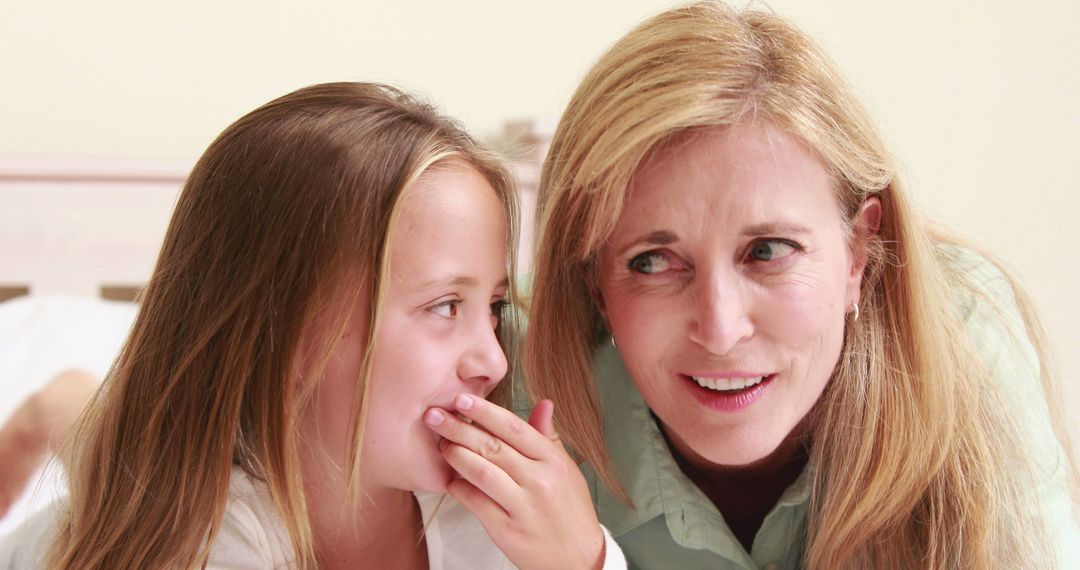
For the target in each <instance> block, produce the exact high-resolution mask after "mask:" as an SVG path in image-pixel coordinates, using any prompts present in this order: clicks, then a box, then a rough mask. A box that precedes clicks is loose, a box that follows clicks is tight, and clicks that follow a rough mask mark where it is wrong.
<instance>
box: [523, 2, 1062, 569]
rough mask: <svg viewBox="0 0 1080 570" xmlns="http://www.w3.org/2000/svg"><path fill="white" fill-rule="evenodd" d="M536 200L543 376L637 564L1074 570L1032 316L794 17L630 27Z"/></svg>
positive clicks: (575, 102)
mask: <svg viewBox="0 0 1080 570" xmlns="http://www.w3.org/2000/svg"><path fill="white" fill-rule="evenodd" d="M539 200H540V201H539V206H538V209H539V216H540V220H539V224H540V232H541V237H540V239H539V242H538V250H537V255H536V258H535V262H534V263H535V269H534V271H535V273H534V288H533V298H532V301H531V306H532V307H533V311H532V313H531V315H530V330H529V336H528V338H527V341H526V350H525V372H526V376H527V377H528V379H529V380H530V382H531V384H530V389H531V391H532V393H533V394H534V395H537V396H541V397H545V398H551V399H552V400H554V402H555V404H556V406H557V407H558V408H559V409H560V410H562V411H563V413H562V414H560V420H561V421H560V422H558V423H559V425H558V427H559V431H560V433H561V434H562V435H563V437H564V438H565V439H566V440H567V441H568V442H569V443H570V444H571V445H573V446H574V447H575V448H576V449H577V451H578V452H580V454H581V455H582V457H583V458H584V459H585V460H586V461H587V462H588V465H589V470H590V471H591V473H592V475H591V478H592V481H593V482H594V485H595V487H594V493H595V495H596V496H595V497H594V498H595V501H596V503H597V506H598V510H599V512H600V516H601V521H602V522H603V523H604V524H605V525H606V526H607V527H608V528H609V529H610V530H611V531H612V533H613V534H615V535H616V538H617V540H619V542H620V543H621V544H622V546H623V549H624V551H625V553H626V555H627V558H628V559H629V560H630V562H631V565H632V566H633V565H636V566H637V567H640V568H674V567H687V568H689V567H702V568H704V567H712V568H757V567H769V568H775V567H783V568H796V567H807V568H956V567H964V568H1027V567H1031V568H1035V567H1039V568H1043V567H1047V566H1053V565H1062V564H1064V562H1065V561H1067V560H1077V559H1080V558H1077V556H1078V554H1077V550H1076V549H1077V546H1078V545H1077V542H1078V533H1077V529H1076V526H1075V523H1074V522H1073V520H1072V518H1071V514H1070V511H1069V494H1068V484H1067V481H1068V479H1069V477H1070V473H1071V469H1070V468H1069V465H1070V463H1069V462H1068V461H1067V460H1066V458H1065V453H1064V451H1063V446H1062V445H1061V444H1060V443H1059V442H1058V439H1057V437H1056V434H1055V430H1054V428H1053V427H1052V424H1051V422H1050V419H1049V418H1050V417H1051V414H1050V412H1049V410H1048V408H1047V399H1046V397H1045V394H1047V393H1049V391H1048V390H1049V378H1048V376H1047V375H1046V374H1045V371H1044V369H1043V368H1041V365H1042V363H1043V362H1045V361H1044V359H1043V355H1042V354H1041V353H1040V351H1039V350H1038V349H1037V347H1038V346H1039V345H1038V342H1034V345H1033V344H1032V343H1033V341H1032V340H1031V339H1032V338H1035V339H1037V338H1038V337H1037V335H1034V334H1033V333H1034V331H1035V330H1036V329H1035V327H1034V325H1033V324H1032V323H1033V321H1032V319H1031V315H1030V312H1029V311H1027V310H1026V309H1022V307H1026V305H1025V304H1024V303H1023V301H1022V298H1021V297H1020V296H1019V294H1018V293H1016V292H1015V289H1014V288H1013V287H1012V284H1011V281H1010V280H1009V279H1008V278H1007V277H1006V276H1005V275H1004V274H1003V273H1002V272H1001V271H1000V270H999V269H997V268H996V267H995V266H993V265H992V264H990V263H988V262H987V261H986V260H985V259H983V258H982V257H981V256H980V255H978V254H977V253H975V252H973V251H972V250H970V249H967V248H963V247H959V246H956V245H952V244H951V243H950V242H949V240H948V239H947V238H945V237H942V236H940V235H937V234H935V233H932V232H931V231H929V230H928V229H926V228H925V227H924V226H923V225H921V224H920V222H919V220H918V219H917V218H916V216H915V214H914V212H913V211H912V208H911V206H910V205H909V203H908V200H907V199H906V197H905V194H904V191H903V188H902V187H901V185H900V183H899V182H898V181H897V180H896V176H895V169H894V166H893V165H892V163H891V161H890V159H889V156H888V153H887V152H886V151H885V149H884V147H883V145H882V143H881V140H880V139H879V137H878V135H877V133H876V130H875V128H874V126H873V124H872V122H871V121H870V119H869V118H868V117H867V115H866V113H865V112H864V111H863V110H862V108H861V106H860V105H859V104H858V102H857V101H856V100H855V99H854V97H853V96H852V94H851V92H850V89H849V88H848V87H847V86H846V85H845V84H844V82H843V80H842V79H841V78H840V76H839V74H838V73H837V72H836V70H835V69H834V67H833V66H832V64H831V63H830V62H829V60H828V58H827V57H826V56H825V55H824V54H823V53H822V52H821V51H820V50H819V49H818V48H817V47H816V46H815V45H814V44H813V43H812V42H811V41H810V40H809V39H808V38H807V37H806V36H804V35H803V34H802V33H800V32H799V31H798V30H796V29H795V28H794V27H792V26H791V25H790V24H788V23H787V22H785V21H784V20H783V19H781V18H779V17H777V16H775V15H773V14H769V13H762V12H756V11H736V10H732V9H729V8H727V7H726V6H724V5H722V4H718V3H699V4H693V5H690V6H686V7H682V8H676V9H673V10H670V11H668V12H665V13H663V14H660V15H659V16H657V17H655V18H653V19H651V20H649V21H647V22H645V23H643V24H642V25H641V26H639V27H638V28H637V29H635V30H633V31H631V32H630V33H629V34H627V35H626V36H625V37H623V38H622V39H621V40H619V41H618V42H617V43H616V44H615V45H614V46H613V47H612V48H611V49H610V50H609V51H608V52H607V54H606V55H604V56H603V57H602V58H601V59H600V60H599V62H598V63H597V64H596V65H595V66H594V68H593V69H592V70H591V72H590V73H589V74H588V75H587V77H586V78H585V79H584V80H583V82H582V83H581V85H580V86H579V88H578V90H577V92H576V93H575V94H574V96H573V98H572V100H571V102H570V104H569V106H568V107H567V110H566V112H565V114H564V116H563V118H562V121H561V123H560V125H559V128H558V130H557V132H556V135H555V138H554V141H553V144H552V147H551V151H550V154H549V156H548V160H547V162H546V165H545V169H544V173H543V177H542V182H541V189H540V199H539ZM556 355H557V356H556Z"/></svg>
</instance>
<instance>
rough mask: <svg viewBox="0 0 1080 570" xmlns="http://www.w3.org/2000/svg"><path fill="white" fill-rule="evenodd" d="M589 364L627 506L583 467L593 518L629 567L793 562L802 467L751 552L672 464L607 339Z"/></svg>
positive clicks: (799, 545)
mask: <svg viewBox="0 0 1080 570" xmlns="http://www.w3.org/2000/svg"><path fill="white" fill-rule="evenodd" d="M594 368H595V370H596V374H597V375H598V380H599V385H600V386H601V399H602V402H603V406H604V424H605V425H604V430H605V434H606V437H607V444H608V450H609V451H610V453H611V459H612V462H613V463H614V466H615V470H616V472H617V473H618V475H619V479H620V480H621V481H622V482H623V484H624V485H625V486H626V491H627V493H628V494H629V495H630V497H631V499H632V500H633V501H634V507H630V506H629V505H627V504H625V503H623V502H621V501H619V499H617V498H615V497H614V496H612V495H611V494H610V493H609V492H608V491H607V489H606V488H605V487H604V486H603V484H601V483H600V482H599V480H598V479H597V478H596V476H595V474H594V473H593V472H592V471H591V469H586V477H587V479H588V480H589V485H590V488H591V490H592V492H593V498H594V499H595V501H596V509H597V512H599V513H600V522H602V523H603V524H604V526H606V527H607V528H608V530H609V531H611V534H612V535H614V536H615V539H616V540H617V541H618V542H619V545H620V546H622V548H623V552H624V553H625V554H626V558H627V561H628V562H629V563H630V567H631V568H642V569H654V568H655V569H659V568H716V569H729V568H730V569H736V568H738V569H748V568H768V569H770V570H771V568H797V567H798V566H799V564H800V561H801V560H802V555H803V547H804V545H805V544H806V511H807V503H808V501H809V498H810V485H809V482H810V474H811V472H812V469H813V467H812V466H808V467H807V468H805V469H804V470H803V473H802V474H801V475H800V476H799V478H798V479H796V480H795V482H794V483H793V484H792V485H791V486H790V487H788V488H787V490H786V491H785V492H784V494H783V495H782V496H781V497H780V500H779V501H778V502H777V504H776V506H774V507H773V509H772V510H771V511H770V512H769V514H768V515H767V516H766V517H765V520H764V522H762V525H761V529H760V530H759V531H758V533H757V535H756V536H755V537H754V544H753V548H752V549H751V551H750V552H746V549H745V548H743V547H742V545H741V544H740V543H739V541H738V539H736V538H735V535H734V534H733V533H732V532H731V529H729V528H728V525H727V523H726V522H725V521H724V517H723V516H722V515H721V514H720V511H719V510H717V508H716V506H715V505H714V504H713V503H712V501H710V500H709V499H708V498H707V497H706V496H705V494H704V493H703V492H701V490H700V489H698V488H697V486H696V485H694V483H692V482H691V481H690V479H688V478H687V477H686V475H684V474H683V472H682V471H681V470H680V469H679V466H678V465H677V464H676V463H675V458H674V457H672V455H671V451H670V450H669V449H668V446H667V442H666V440H665V439H664V437H663V435H662V434H661V433H660V429H659V428H658V427H657V425H656V422H655V421H654V420H653V417H652V414H651V413H650V411H649V407H648V405H646V404H645V400H643V399H642V397H641V394H640V393H639V392H638V390H637V388H636V387H634V384H633V382H632V381H631V380H630V375H629V373H627V371H626V368H625V367H624V366H623V362H622V358H621V357H620V356H619V354H618V351H617V350H616V349H615V348H614V347H613V346H611V345H605V346H604V347H602V348H600V349H599V350H598V351H597V353H596V355H595V358H594Z"/></svg>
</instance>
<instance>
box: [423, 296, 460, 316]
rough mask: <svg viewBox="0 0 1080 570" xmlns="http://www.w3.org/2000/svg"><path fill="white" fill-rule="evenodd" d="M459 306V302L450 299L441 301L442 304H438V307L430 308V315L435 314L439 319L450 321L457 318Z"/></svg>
mask: <svg viewBox="0 0 1080 570" xmlns="http://www.w3.org/2000/svg"><path fill="white" fill-rule="evenodd" d="M460 304H461V301H459V300H457V299H451V300H449V301H443V302H442V303H439V304H438V305H434V306H433V307H431V309H430V310H431V312H432V313H435V314H436V315H439V316H440V317H443V318H447V319H452V318H454V317H456V316H457V313H458V305H460Z"/></svg>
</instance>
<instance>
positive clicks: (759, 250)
mask: <svg viewBox="0 0 1080 570" xmlns="http://www.w3.org/2000/svg"><path fill="white" fill-rule="evenodd" d="M797 250H798V246H797V245H795V244H793V243H791V242H788V241H785V240H779V239H764V240H761V241H759V242H756V243H755V244H753V245H752V246H751V247H750V257H751V259H753V260H754V261H775V260H778V259H783V258H785V257H787V256H789V255H791V254H793V253H795V252H796V251H797Z"/></svg>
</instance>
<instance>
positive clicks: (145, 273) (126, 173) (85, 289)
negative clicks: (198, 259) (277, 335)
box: [0, 120, 554, 301]
mask: <svg viewBox="0 0 1080 570" xmlns="http://www.w3.org/2000/svg"><path fill="white" fill-rule="evenodd" d="M553 132H554V122H553V121H542V120H525V121H514V122H508V123H507V124H506V128H505V130H504V132H503V134H502V135H501V136H500V137H499V139H498V140H497V141H496V142H495V145H494V146H496V147H497V148H500V149H502V150H504V151H505V152H506V154H507V155H508V156H510V157H511V158H510V160H509V166H510V168H511V170H512V171H513V173H514V176H515V177H516V178H517V180H518V186H519V190H520V192H521V198H522V200H521V201H522V207H521V212H522V222H523V223H521V224H520V227H521V229H522V239H521V247H520V249H519V258H520V263H519V269H520V270H521V271H526V270H527V269H528V267H529V255H528V254H529V252H530V251H531V244H532V228H533V222H532V220H533V213H534V211H535V208H534V203H535V198H536V187H537V184H538V182H539V175H540V163H541V161H542V160H543V158H544V155H545V154H546V152H547V148H548V145H549V143H550V140H551V135H552V134H553ZM193 164H194V161H193V160H163V159H149V158H130V159H124V158H96V159H95V158H67V157H59V158H57V157H20V156H0V301H3V300H5V299H8V298H12V297H16V296H19V295H25V294H34V295H36V294H56V293H60V294H71V295H78V296H92V297H101V298H106V299H114V300H132V299H133V298H134V296H135V294H136V292H137V291H138V289H139V288H140V287H142V286H143V285H144V284H145V283H146V280H147V279H148V278H149V276H150V273H151V271H152V270H153V265H154V260H155V259H156V258H157V254H158V249H159V248H160V247H161V241H162V239H163V238H164V235H165V229H166V227H167V225H168V221H169V217H170V215H171V214H172V209H173V205H174V203H175V201H176V197H177V195H178V194H179V192H180V188H181V187H182V185H183V183H184V179H185V178H186V176H187V174H188V172H189V171H190V170H191V167H192V165H193Z"/></svg>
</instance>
